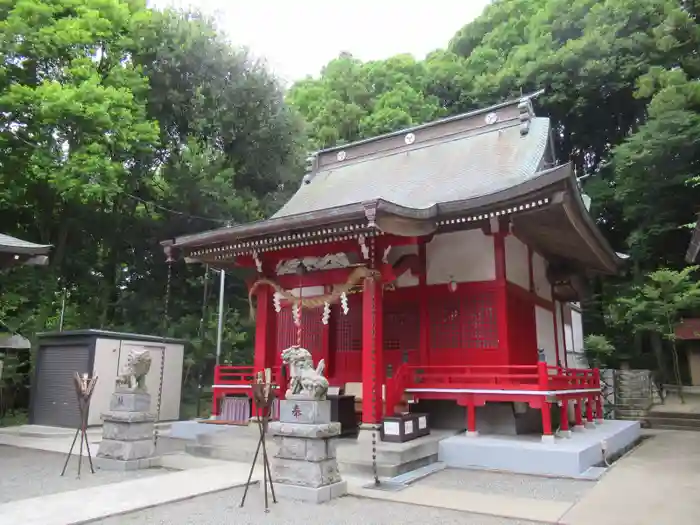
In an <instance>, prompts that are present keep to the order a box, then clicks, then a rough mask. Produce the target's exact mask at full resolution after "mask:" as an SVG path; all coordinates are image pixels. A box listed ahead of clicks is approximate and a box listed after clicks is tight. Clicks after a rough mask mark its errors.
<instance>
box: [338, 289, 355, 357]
mask: <svg viewBox="0 0 700 525" xmlns="http://www.w3.org/2000/svg"><path fill="white" fill-rule="evenodd" d="M348 306H349V308H350V309H349V311H348V314H347V315H345V314H344V313H343V309H342V307H341V305H340V303H336V304H334V305H333V306H332V308H331V317H332V318H333V321H334V322H333V324H334V326H335V350H336V351H337V352H359V351H360V350H362V295H361V294H352V295H350V296H348Z"/></svg>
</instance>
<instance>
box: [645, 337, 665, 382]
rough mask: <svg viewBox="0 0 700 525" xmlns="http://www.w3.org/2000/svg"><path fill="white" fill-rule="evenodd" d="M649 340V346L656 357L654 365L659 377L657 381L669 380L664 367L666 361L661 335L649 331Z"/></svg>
mask: <svg viewBox="0 0 700 525" xmlns="http://www.w3.org/2000/svg"><path fill="white" fill-rule="evenodd" d="M649 341H650V343H651V348H652V350H653V351H654V357H656V366H657V369H658V373H659V378H660V381H659V382H660V383H661V384H663V383H665V382H666V381H668V380H669V374H668V368H667V367H666V361H665V360H664V343H663V340H662V339H661V335H659V334H658V333H656V332H651V333H650V334H649Z"/></svg>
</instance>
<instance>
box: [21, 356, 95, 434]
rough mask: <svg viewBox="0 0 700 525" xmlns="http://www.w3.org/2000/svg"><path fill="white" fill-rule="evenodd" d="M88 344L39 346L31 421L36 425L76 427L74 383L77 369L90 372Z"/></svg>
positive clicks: (77, 422)
mask: <svg viewBox="0 0 700 525" xmlns="http://www.w3.org/2000/svg"><path fill="white" fill-rule="evenodd" d="M89 358H90V348H89V346H88V345H70V346H69V345H66V346H63V345H61V346H45V347H41V348H39V355H38V362H37V377H36V387H35V388H36V390H35V398H34V401H33V402H32V405H33V406H32V413H33V418H32V422H33V423H34V424H35V425H48V426H56V427H71V428H77V427H78V426H79V425H80V412H79V410H78V400H77V398H76V395H75V387H74V386H73V376H74V375H75V373H76V372H78V373H80V374H83V373H89V372H90V371H89V370H88V362H89Z"/></svg>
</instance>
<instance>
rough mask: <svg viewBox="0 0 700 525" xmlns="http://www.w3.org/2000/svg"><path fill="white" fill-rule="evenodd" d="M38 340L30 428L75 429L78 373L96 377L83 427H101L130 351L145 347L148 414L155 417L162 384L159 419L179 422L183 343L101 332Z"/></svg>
mask: <svg viewBox="0 0 700 525" xmlns="http://www.w3.org/2000/svg"><path fill="white" fill-rule="evenodd" d="M38 337H39V342H38V350H37V359H36V368H35V370H34V380H33V382H32V397H31V404H30V409H29V422H30V423H31V424H34V425H48V426H58V427H73V428H75V427H77V426H78V425H79V424H80V416H79V412H78V404H77V399H76V395H75V387H74V386H73V376H74V374H75V372H78V373H79V374H83V373H88V374H90V375H93V376H95V375H96V376H99V379H98V381H97V384H96V385H95V390H94V392H93V395H92V400H91V403H90V408H89V413H88V425H90V426H94V425H101V424H102V419H101V417H100V415H101V414H102V413H103V412H106V411H107V410H109V401H110V398H111V396H112V393H113V392H114V382H115V379H116V377H117V375H118V374H119V371H120V370H121V369H122V366H123V365H124V363H125V362H126V359H127V356H128V355H129V352H130V350H132V349H134V348H137V349H139V350H141V349H143V348H146V349H148V350H149V351H150V353H151V369H150V371H149V372H148V375H147V376H146V388H147V389H148V392H149V393H150V394H151V412H153V413H156V409H157V403H158V391H159V388H160V385H161V379H162V386H163V391H162V400H161V407H160V415H159V418H158V420H159V421H173V420H177V419H179V417H180V395H181V388H182V368H183V360H184V347H185V343H184V341H182V340H179V339H169V338H163V337H158V336H151V335H139V334H128V333H120V332H108V331H103V330H73V331H66V332H51V333H43V334H39V336H38ZM163 360H164V362H163ZM161 363H163V367H162V378H161Z"/></svg>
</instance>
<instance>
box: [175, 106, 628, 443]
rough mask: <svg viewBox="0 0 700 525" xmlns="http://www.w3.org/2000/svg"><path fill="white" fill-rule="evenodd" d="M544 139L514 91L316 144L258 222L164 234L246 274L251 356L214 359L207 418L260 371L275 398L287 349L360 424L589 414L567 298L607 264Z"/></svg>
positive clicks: (562, 418)
mask: <svg viewBox="0 0 700 525" xmlns="http://www.w3.org/2000/svg"><path fill="white" fill-rule="evenodd" d="M552 140H553V136H552V130H551V127H550V122H549V119H547V118H542V117H537V116H536V115H535V113H534V109H533V104H532V97H527V96H526V97H523V98H521V99H518V100H514V101H510V102H506V103H503V104H500V105H497V106H493V107H491V108H486V109H484V110H480V111H475V112H472V113H468V114H465V115H459V116H457V117H452V118H449V119H445V120H442V121H437V122H433V123H429V124H425V125H423V126H419V127H416V128H411V129H409V130H404V131H400V132H396V133H392V134H388V135H384V136H380V137H376V138H373V139H369V140H364V141H361V142H358V143H354V144H349V145H345V146H340V147H336V148H332V149H328V150H323V151H320V152H318V153H316V154H315V155H314V156H313V157H311V159H310V165H309V169H308V172H307V174H306V176H305V177H304V179H303V181H302V184H301V187H300V188H299V190H298V191H297V193H296V194H295V195H294V196H293V197H292V198H291V199H290V201H289V202H287V204H285V206H284V207H283V208H282V209H281V210H280V211H278V212H277V213H276V214H275V215H274V216H273V217H272V218H270V219H267V220H264V221H259V222H256V223H251V224H245V225H237V226H232V227H227V228H221V229H218V230H213V231H209V232H204V233H201V234H195V235H188V236H183V237H179V238H176V239H174V240H172V241H165V242H163V243H162V244H163V247H164V249H165V251H166V254H167V255H168V258H169V260H171V261H172V260H174V259H176V258H185V259H186V260H187V261H188V262H191V263H201V264H208V265H210V266H212V267H215V268H220V269H223V270H226V269H230V268H232V267H234V266H238V267H245V268H248V269H249V271H250V274H251V277H250V279H249V283H248V284H249V289H250V291H251V304H252V305H254V316H255V322H256V330H255V358H254V362H253V363H251V364H250V366H247V367H230V366H217V368H216V373H215V380H214V385H213V392H214V395H213V405H212V415H213V417H215V418H217V417H220V416H221V410H222V400H223V399H225V398H226V397H227V396H236V397H241V396H243V397H245V396H250V383H251V381H252V380H253V377H254V374H255V373H256V372H258V371H260V370H263V369H265V368H271V369H272V372H273V382H274V383H275V384H276V385H277V386H278V393H279V395H280V396H281V397H283V396H284V392H285V390H286V377H285V376H286V375H285V374H284V373H283V369H282V366H281V361H280V359H281V358H280V353H281V351H282V350H284V349H286V348H288V347H290V346H292V345H295V344H299V345H300V346H302V347H304V348H306V349H308V350H309V351H310V352H311V354H312V356H313V359H314V363H317V362H318V361H319V360H321V359H323V360H324V361H325V363H326V370H325V374H326V375H327V377H328V380H329V383H330V385H331V386H333V387H339V388H341V389H343V390H345V391H346V392H352V393H353V394H355V395H356V399H357V400H358V402H357V415H358V423H362V425H366V428H372V427H373V426H374V425H377V424H379V423H381V421H382V419H383V418H384V417H385V416H391V415H394V414H395V413H398V412H402V411H408V410H410V409H415V408H418V411H420V412H427V413H428V415H429V417H430V421H431V426H434V427H436V428H438V427H440V428H452V429H457V430H458V429H466V431H467V432H466V435H467V436H477V435H478V433H479V431H481V433H482V434H496V435H498V434H506V435H527V434H530V435H532V434H533V433H535V434H541V435H542V440H543V441H552V440H553V439H554V435H555V434H556V433H557V430H558V432H559V435H560V436H567V435H569V434H570V432H571V429H572V427H575V428H579V429H583V428H584V427H585V426H586V425H588V426H589V427H592V426H594V424H595V422H596V421H602V419H603V408H602V400H601V388H600V373H599V370H597V369H590V368H588V367H587V366H586V364H585V362H582V360H581V359H578V358H577V356H578V355H580V351H581V350H582V348H581V346H582V336H581V334H582V328H581V314H580V309H579V307H578V302H579V301H580V299H581V297H582V294H583V293H585V286H586V279H587V278H588V277H589V276H591V275H593V274H595V273H602V274H614V273H616V272H617V271H618V270H619V268H620V265H621V262H622V261H621V259H620V258H619V257H618V255H617V254H616V253H615V252H614V251H613V250H612V249H611V248H610V246H609V244H608V243H607V241H606V240H605V239H604V237H603V236H602V234H601V233H600V231H599V230H598V228H597V227H596V225H595V223H594V221H593V220H592V219H591V217H590V215H589V214H588V211H587V207H586V204H584V198H583V196H582V194H581V191H580V188H579V185H578V182H577V180H576V177H575V175H574V173H573V171H572V166H571V165H570V164H560V163H558V162H557V160H556V158H555V156H554V149H553V144H552ZM504 407H505V408H504ZM238 412H239V413H238V416H235V415H233V416H232V415H231V414H228V415H227V417H226V419H235V417H239V418H247V417H249V415H250V413H249V412H246V410H245V408H243V409H238ZM605 439H611V438H605ZM630 439H632V438H630ZM623 441H624V440H623ZM628 445H629V443H625V444H623V445H621V447H622V448H624V447H626V446H628ZM622 448H621V449H622ZM603 452H604V453H605V451H603Z"/></svg>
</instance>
